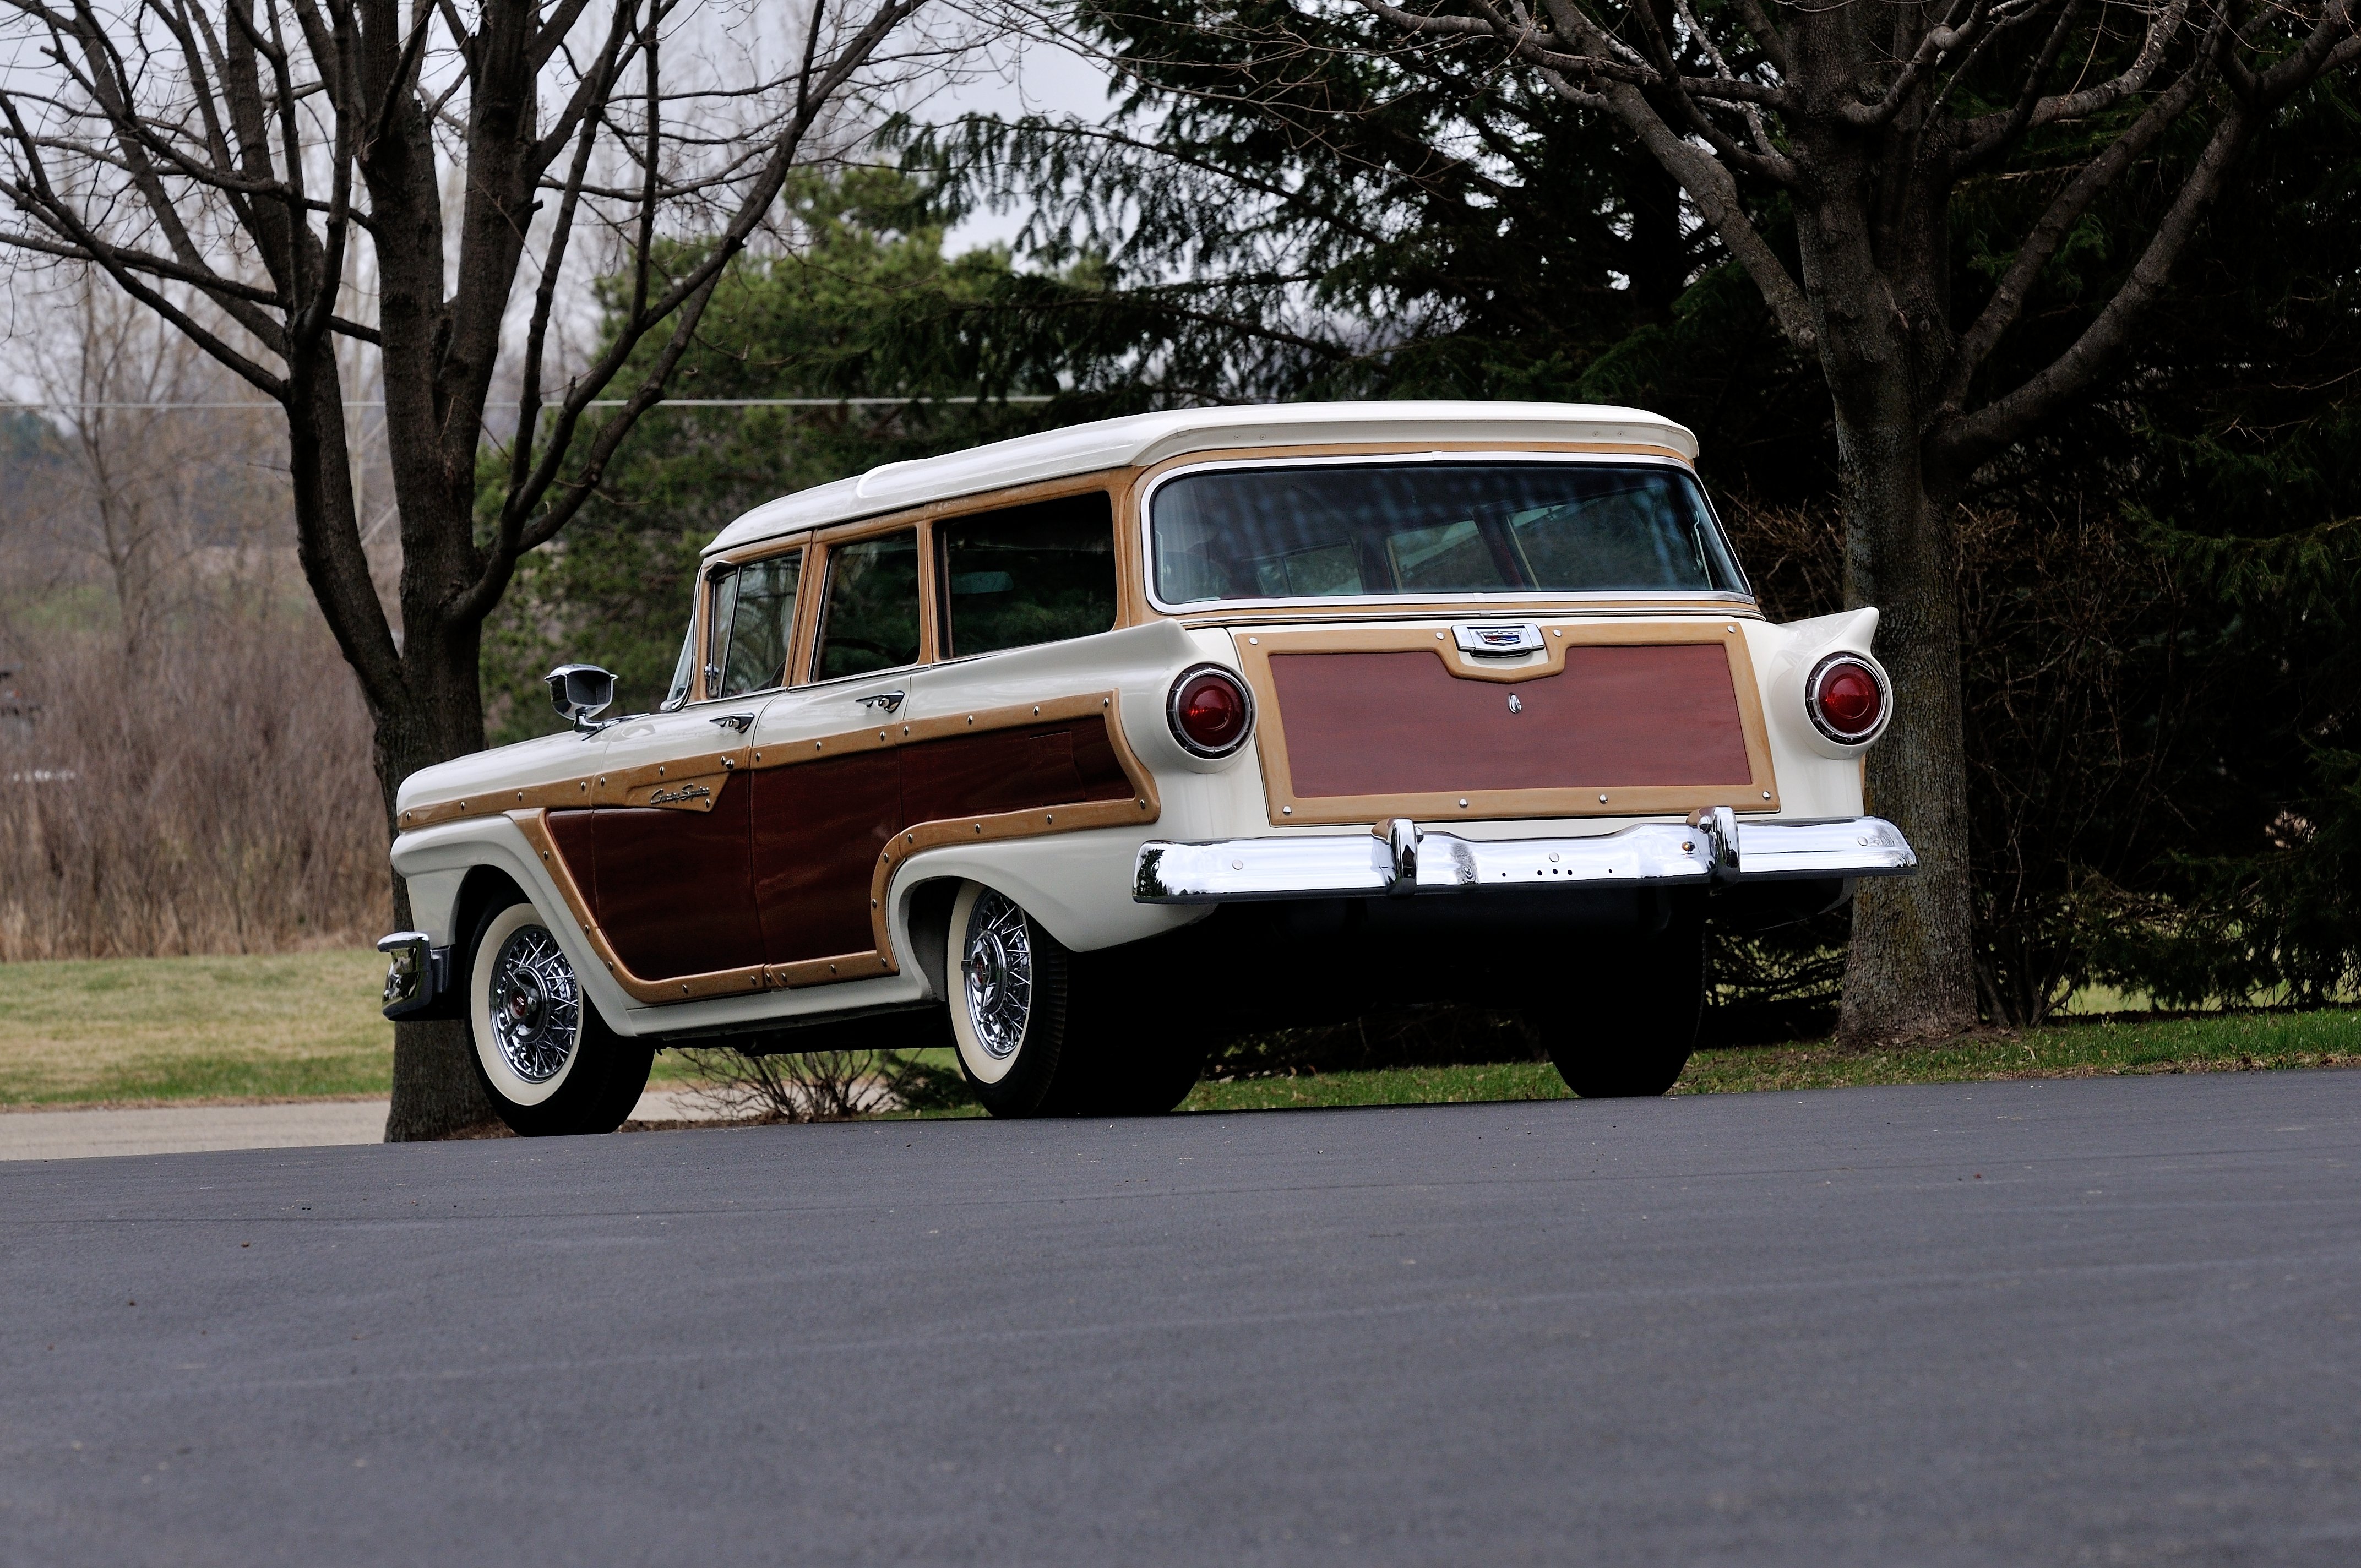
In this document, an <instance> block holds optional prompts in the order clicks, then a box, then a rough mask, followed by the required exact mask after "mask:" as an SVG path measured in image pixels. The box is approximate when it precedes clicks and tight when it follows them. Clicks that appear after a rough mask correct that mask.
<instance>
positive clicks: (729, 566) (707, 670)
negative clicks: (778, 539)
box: [661, 534, 811, 713]
mask: <svg viewBox="0 0 2361 1568" xmlns="http://www.w3.org/2000/svg"><path fill="white" fill-rule="evenodd" d="M810 547H811V537H810V536H809V535H808V534H805V535H801V536H798V537H796V539H795V541H794V543H787V544H782V545H780V546H779V547H778V548H777V549H775V550H765V551H763V553H762V554H757V555H747V556H742V557H741V558H739V559H736V560H730V561H716V562H712V563H710V564H708V565H706V566H705V567H703V568H702V573H703V576H701V577H700V579H699V580H700V581H701V582H702V583H703V585H704V587H703V588H702V589H701V591H700V597H701V598H703V600H704V602H705V605H706V608H707V610H708V612H709V611H710V609H711V608H712V602H713V595H714V593H715V591H716V590H717V589H718V587H719V584H720V580H721V576H722V574H723V573H725V572H727V573H728V574H729V575H730V576H731V577H732V578H735V577H736V576H737V575H738V574H739V573H741V572H742V571H744V570H745V569H746V568H747V567H749V566H759V565H762V564H763V562H765V561H775V560H777V559H778V558H779V557H780V556H782V555H801V554H805V553H806V552H807V550H809V549H810ZM803 591H804V590H803V582H802V579H801V578H800V577H798V578H797V579H796V598H797V599H798V600H799V601H800V599H801V598H802V597H803ZM737 602H738V601H737V596H736V594H735V593H734V592H733V593H732V594H731V596H730V619H731V620H736V619H737ZM796 620H798V621H800V620H802V611H801V609H798V610H797V611H796ZM716 630H718V631H719V632H720V633H721V635H722V637H723V638H724V639H725V640H726V639H727V638H728V637H729V635H730V629H729V628H728V627H726V626H719V627H708V628H707V635H706V651H707V652H708V653H709V652H711V651H712V645H713V637H712V633H713V632H714V631H716ZM695 634H696V631H695V628H694V627H693V626H692V627H691V629H690V635H691V636H694V635H695ZM788 641H790V642H792V641H794V639H793V637H792V636H790V638H789V639H788ZM796 652H798V650H796V649H795V648H792V647H791V648H789V649H788V650H787V670H792V669H794V668H795V667H796ZM779 673H780V674H782V675H785V674H786V670H782V671H780V672H779ZM697 674H699V675H700V676H702V675H705V674H712V675H713V677H714V680H713V684H714V685H717V686H719V685H728V684H729V681H730V672H729V669H728V668H727V667H726V664H725V666H724V667H721V668H719V669H717V668H716V667H715V666H714V665H712V664H710V663H708V664H707V665H705V666H704V667H703V668H702V669H700V670H699V671H698V672H697ZM789 685H790V683H789V682H787V681H785V680H782V681H780V682H779V683H778V684H777V685H768V686H757V687H755V688H754V689H753V690H752V691H742V692H738V693H735V694H716V695H714V696H703V697H699V698H697V701H695V702H683V703H680V704H679V705H678V706H676V707H667V708H664V709H662V710H661V711H663V712H665V713H683V712H686V711H687V710H688V709H689V708H692V707H706V706H708V704H712V703H717V702H744V701H745V700H746V699H747V698H749V697H756V696H772V695H773V694H774V693H777V692H783V691H785V690H787V689H789Z"/></svg>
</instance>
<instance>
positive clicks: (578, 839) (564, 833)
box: [541, 810, 598, 925]
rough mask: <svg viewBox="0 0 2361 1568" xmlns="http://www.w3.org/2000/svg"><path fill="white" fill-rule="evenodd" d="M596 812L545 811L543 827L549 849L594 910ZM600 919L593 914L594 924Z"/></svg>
mask: <svg viewBox="0 0 2361 1568" xmlns="http://www.w3.org/2000/svg"><path fill="white" fill-rule="evenodd" d="M597 816H598V813H597V812H595V811H582V810H572V811H545V812H544V813H542V817H541V820H542V825H543V826H544V828H546V829H547V830H548V833H549V842H550V847H551V848H552V849H554V850H556V851H557V858H558V861H560V862H561V863H562V864H563V865H564V867H565V870H566V874H567V875H569V876H571V877H572V878H573V879H574V885H575V887H576V888H577V889H579V890H580V892H581V894H582V898H583V901H584V902H585V903H586V904H587V905H589V907H590V909H591V910H592V911H594V912H595V911H596V910H597V909H598V834H597V832H596V831H595V830H594V828H593V827H592V823H593V821H594V819H595V818H596V817H597ZM597 922H598V916H597V915H596V914H595V913H593V914H592V915H591V923H592V924H594V925H595V924H597Z"/></svg>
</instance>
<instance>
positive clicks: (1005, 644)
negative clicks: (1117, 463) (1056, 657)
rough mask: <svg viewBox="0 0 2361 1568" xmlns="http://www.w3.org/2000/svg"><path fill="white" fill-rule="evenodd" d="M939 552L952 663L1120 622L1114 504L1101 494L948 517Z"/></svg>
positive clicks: (938, 532)
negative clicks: (1116, 593)
mask: <svg viewBox="0 0 2361 1568" xmlns="http://www.w3.org/2000/svg"><path fill="white" fill-rule="evenodd" d="M935 549H936V559H937V562H938V564H939V570H940V571H941V573H942V594H941V601H942V606H943V621H944V625H943V636H942V644H943V653H944V656H945V657H947V658H961V657H964V656H967V655H969V654H974V653H991V652H997V651H998V650H1000V649H1003V648H1023V647H1027V646H1029V645H1030V644H1033V643H1037V642H1060V641H1065V640H1066V639H1068V638H1071V637H1088V636H1090V635H1091V634H1092V633H1093V632H1098V631H1106V630H1111V629H1112V628H1113V627H1114V626H1115V506H1114V503H1113V501H1112V500H1111V499H1109V497H1108V496H1107V494H1106V492H1105V491H1104V490H1093V491H1090V492H1088V493H1086V494H1083V495H1078V496H1060V497H1059V498H1057V499H1054V500H1046V501H1035V502H1033V503H1031V504H1030V505H1027V506H1020V507H1008V508H1005V509H1003V510H999V511H987V512H977V513H974V514H972V515H971V516H967V517H958V518H950V519H947V520H945V521H942V522H939V523H937V524H936V525H935Z"/></svg>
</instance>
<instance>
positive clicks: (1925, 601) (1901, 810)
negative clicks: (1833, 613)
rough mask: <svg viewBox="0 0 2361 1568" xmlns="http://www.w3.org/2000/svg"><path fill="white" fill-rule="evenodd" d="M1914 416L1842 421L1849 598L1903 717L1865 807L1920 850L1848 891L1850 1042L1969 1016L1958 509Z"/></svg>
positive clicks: (1929, 1030)
mask: <svg viewBox="0 0 2361 1568" xmlns="http://www.w3.org/2000/svg"><path fill="white" fill-rule="evenodd" d="M1897 426H1898V427H1897ZM1914 426H1915V421H1914V422H1894V423H1892V424H1889V425H1888V426H1887V427H1886V428H1884V429H1882V430H1874V431H1853V430H1848V429H1847V428H1846V427H1845V426H1844V425H1843V424H1841V423H1840V424H1839V447H1840V450H1841V452H1842V455H1843V465H1844V490H1845V503H1846V505H1845V511H1846V531H1845V532H1846V585H1845V602H1846V604H1847V605H1849V606H1861V605H1872V604H1873V605H1875V606H1877V607H1878V610H1879V621H1878V635H1877V646H1878V649H1879V652H1880V655H1881V658H1882V662H1883V663H1884V665H1885V671H1886V674H1887V675H1889V676H1890V677H1891V678H1892V680H1893V682H1894V705H1895V707H1896V709H1897V711H1898V712H1901V713H1906V714H1908V715H1910V717H1911V722H1909V723H1907V724H1903V723H1898V722H1897V723H1896V724H1894V727H1893V728H1892V729H1891V730H1889V731H1888V733H1887V734H1886V737H1885V739H1884V740H1883V741H1882V742H1880V743H1879V744H1878V745H1876V746H1874V747H1872V748H1871V750H1870V752H1869V755H1868V757H1867V759H1866V760H1865V763H1864V782H1865V784H1866V785H1867V788H1866V791H1865V793H1866V795H1867V797H1868V800H1867V805H1868V807H1869V809H1870V810H1871V811H1872V812H1874V813H1876V814H1877V815H1879V816H1881V817H1887V818H1889V819H1891V820H1892V821H1893V822H1894V824H1895V825H1896V826H1898V827H1899V828H1901V829H1902V831H1903V833H1904V834H1905V836H1907V837H1908V839H1909V840H1910V842H1911V843H1912V844H1913V845H1916V847H1917V849H1918V874H1917V875H1916V876H1914V877H1894V878H1872V879H1869V880H1867V881H1864V882H1862V883H1860V884H1859V887H1858V890H1857V891H1856V892H1855V894H1854V895H1853V919H1852V942H1851V950H1850V953H1849V955H1848V957H1847V961H1846V964H1845V985H1844V1009H1843V1013H1842V1014H1841V1017H1840V1019H1839V1024H1838V1029H1837V1034H1838V1037H1839V1039H1841V1040H1843V1041H1845V1042H1846V1043H1848V1044H1850V1045H1856V1046H1861V1045H1870V1044H1883V1043H1888V1042H1893V1041H1898V1040H1906V1039H1924V1038H1929V1037H1937V1036H1944V1035H1949V1034H1956V1033H1957V1032H1959V1031H1960V1030H1962V1029H1967V1028H1971V1027H1973V1026H1974V1024H1975V1022H1976V994H1975V980H1974V976H1975V948H1974V944H1973V938H1972V933H1971V910H1972V907H1973V905H1972V903H1971V897H1970V892H1969V880H1968V788H1967V750H1966V741H1965V739H1964V736H1963V733H1962V730H1961V728H1960V607H1959V597H1958V595H1959V588H1958V565H1957V560H1958V549H1957V544H1956V541H1955V538H1954V535H1953V530H1952V526H1951V517H1952V513H1953V511H1954V510H1955V509H1954V503H1953V502H1952V501H1951V500H1950V499H1949V498H1948V497H1945V496H1941V495H1938V494H1932V493H1929V491H1928V488H1927V484H1926V482H1925V477H1924V471H1923V469H1922V468H1921V466H1920V465H1919V462H1918V460H1917V454H1916V447H1917V445H1918V433H1917V431H1916V428H1914Z"/></svg>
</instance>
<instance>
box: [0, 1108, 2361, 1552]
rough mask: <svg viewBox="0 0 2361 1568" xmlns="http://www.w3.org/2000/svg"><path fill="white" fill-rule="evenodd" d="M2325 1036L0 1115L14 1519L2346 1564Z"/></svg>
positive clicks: (2350, 1195) (351, 1543) (2350, 1513)
mask: <svg viewBox="0 0 2361 1568" xmlns="http://www.w3.org/2000/svg"><path fill="white" fill-rule="evenodd" d="M2356 1175H2361V1073H2356V1072H2314V1073H2275V1074H2246V1075H2226V1076H2217V1077H2206V1078H2186V1079H2130V1080H2094V1081H2081V1082H2043V1083H2022V1084H2002V1085H1979V1086H1957V1087H1946V1088H1933V1089H1915V1090H1883V1091H1833V1092H1821V1093H1813V1094H1800V1095H1777V1096H1773V1095H1743V1096H1729V1097H1714V1098H1706V1099H1684V1100H1671V1101H1657V1102H1644V1103H1609V1102H1593V1103H1555V1104H1543V1105H1503V1106H1482V1107H1452V1108H1441V1107H1438V1108H1431V1109H1420V1110H1388V1111H1347V1112H1306V1113H1270V1114H1262V1115H1242V1116H1200V1117H1180V1118H1171V1119H1167V1120H1161V1121H1155V1122H1136V1123H1123V1124H1104V1123H1101V1124H981V1123H937V1124H923V1125H914V1124H864V1125H848V1126H830V1127H786V1128H775V1129H759V1130H750V1131H732V1132H721V1131H707V1132H689V1133H673V1134H643V1135H622V1136H616V1137H608V1138H597V1139H583V1140H572V1141H566V1142H544V1143H538V1144H533V1143H522V1142H491V1143H472V1144H456V1145H443V1146H423V1147H422V1146H412V1147H365V1148H339V1149H330V1150H321V1151H314V1152H308V1153H304V1154H302V1155H291V1154H290V1153H287V1152H285V1151H272V1152H251V1153H232V1154H206V1155H184V1156H153V1157H138V1158H126V1159H102V1160H80V1161H75V1162H72V1163H71V1164H61V1165H56V1166H46V1167H44V1166H31V1165H17V1166H11V1167H5V1168H0V1241H5V1254H0V1355H5V1368H0V1562H5V1563H6V1564H7V1565H8V1568H19V1565H31V1564H41V1563H77V1564H86V1563H105V1564H108V1565H110V1568H113V1565H116V1564H135V1563H225V1564H238V1565H241V1568H244V1565H247V1564H254V1563H282V1562H283V1563H334V1564H373V1563H434V1564H448V1563H567V1564H582V1563H700V1564H703V1563H721V1562H765V1563H770V1562H776V1563H862V1562H886V1563H902V1562H909V1563H971V1562H972V1563H1026V1564H1029V1563H1093V1564H1102V1563H1223V1564H1229V1563H1354V1564H1360V1563H1483V1564H1492V1563H1615V1564H1626V1563H1683V1564H1690V1563H1733V1564H1736V1563H1743V1564H1749V1565H1757V1564H1772V1563H1809V1564H1816V1565H1817V1564H1826V1563H1864V1564H1878V1565H1880V1568H1909V1565H1927V1564H1947V1563H2241V1564H2246V1563H2323V1564H2325V1563H2335V1564H2340V1565H2345V1564H2351V1563H2356V1562H2361V1186H2356Z"/></svg>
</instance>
